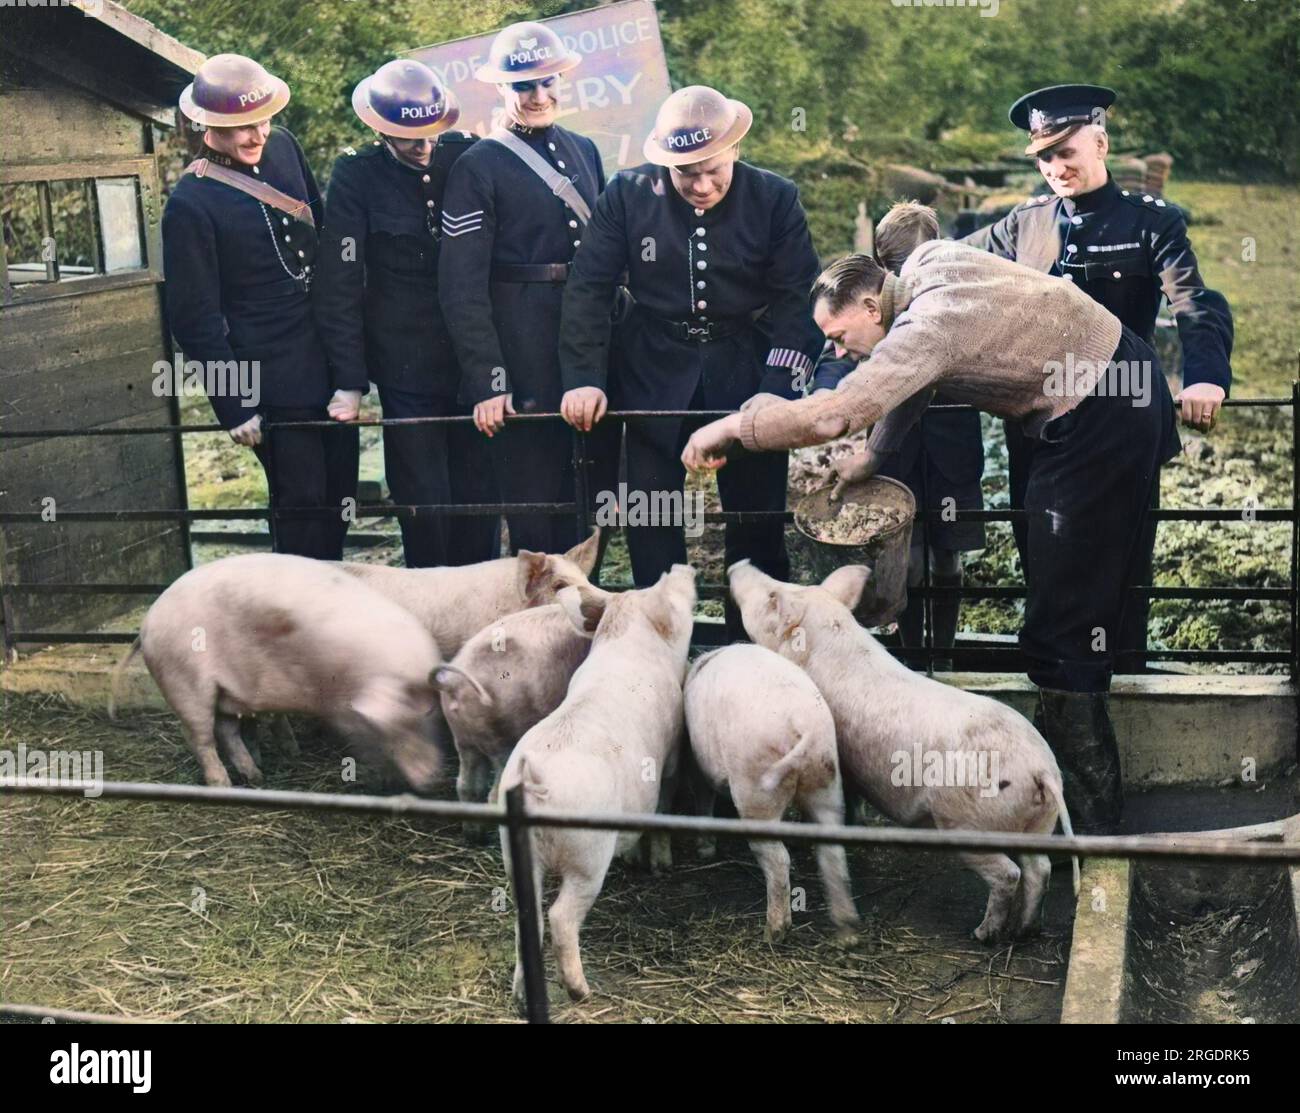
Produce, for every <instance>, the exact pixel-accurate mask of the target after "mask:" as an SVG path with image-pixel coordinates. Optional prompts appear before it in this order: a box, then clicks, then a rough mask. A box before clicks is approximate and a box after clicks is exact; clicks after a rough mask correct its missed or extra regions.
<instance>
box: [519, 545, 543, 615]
mask: <svg viewBox="0 0 1300 1113" xmlns="http://www.w3.org/2000/svg"><path fill="white" fill-rule="evenodd" d="M516 560H517V570H516V572H515V583H516V586H517V587H518V589H519V597H520V598H521V599H523V600H524V602H526V603H528V604H529V605H530V606H532V605H533V604H534V603H536V602H537V601H538V597H539V596H540V595H541V592H542V590H543V589H544V588H545V587H546V585H547V584H548V583H550V577H551V561H550V558H549V557H548V556H547V555H546V554H545V553H533V552H529V551H528V550H527V549H520V550H519V556H518V557H517V558H516Z"/></svg>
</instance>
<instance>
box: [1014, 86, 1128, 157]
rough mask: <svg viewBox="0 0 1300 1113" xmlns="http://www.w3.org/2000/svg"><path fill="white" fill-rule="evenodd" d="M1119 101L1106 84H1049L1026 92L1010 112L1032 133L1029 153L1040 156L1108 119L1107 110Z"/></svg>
mask: <svg viewBox="0 0 1300 1113" xmlns="http://www.w3.org/2000/svg"><path fill="white" fill-rule="evenodd" d="M1114 103H1115V90H1114V89H1108V88H1106V86H1105V85H1049V86H1047V88H1045V89H1035V90H1034V91H1033V92H1032V93H1026V94H1025V95H1024V96H1023V97H1021V98H1020V99H1019V100H1018V101H1016V103H1015V104H1013V105H1012V106H1011V111H1010V112H1008V113H1007V115H1008V116H1010V117H1011V122H1012V123H1013V124H1015V125H1016V127H1018V128H1024V130H1025V131H1027V132H1029V146H1028V147H1026V148H1025V154H1027V155H1036V154H1038V152H1039V151H1045V150H1046V149H1047V148H1048V147H1054V146H1056V144H1057V143H1060V142H1063V141H1064V140H1066V139H1069V138H1070V136H1072V135H1073V134H1074V133H1075V132H1076V131H1078V130H1079V129H1080V128H1081V127H1083V126H1084V125H1085V124H1103V123H1105V122H1106V109H1108V108H1109V107H1110V106H1111V105H1112V104H1114Z"/></svg>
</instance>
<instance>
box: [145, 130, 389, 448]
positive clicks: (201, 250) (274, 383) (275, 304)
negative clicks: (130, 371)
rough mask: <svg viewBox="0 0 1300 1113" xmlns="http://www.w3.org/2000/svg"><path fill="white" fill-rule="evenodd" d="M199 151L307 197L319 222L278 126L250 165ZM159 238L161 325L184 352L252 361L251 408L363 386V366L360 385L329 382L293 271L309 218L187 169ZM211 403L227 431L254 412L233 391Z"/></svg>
mask: <svg viewBox="0 0 1300 1113" xmlns="http://www.w3.org/2000/svg"><path fill="white" fill-rule="evenodd" d="M201 155H202V156H203V157H206V158H208V159H210V160H211V161H213V162H219V163H221V164H222V165H223V166H226V167H228V168H229V169H233V170H237V171H240V172H242V173H247V174H249V175H250V176H252V177H255V178H258V179H260V180H261V181H263V182H266V183H267V184H268V185H271V186H274V187H275V188H276V189H278V190H280V192H281V193H286V194H288V195H289V196H290V197H294V198H296V199H298V200H301V201H306V202H308V203H309V204H310V205H311V211H312V215H313V217H314V218H315V221H316V227H317V228H319V227H320V225H321V221H322V218H323V217H324V206H323V205H322V204H321V198H320V190H319V189H317V187H316V179H315V178H314V177H313V176H312V172H311V168H310V167H309V166H308V165H307V159H306V157H305V156H304V155H303V153H302V148H301V147H300V146H299V145H298V140H297V139H295V138H294V137H293V135H292V134H291V133H290V132H288V131H286V130H285V129H284V128H282V127H272V128H271V133H270V135H269V136H267V140H266V146H265V147H264V148H263V150H262V159H261V162H259V163H258V165H257V166H256V167H243V166H242V164H240V163H237V162H234V161H233V160H231V159H229V158H227V157H226V156H225V155H221V154H219V153H218V152H216V151H212V150H209V149H207V148H206V147H205V148H204V149H203V150H202V152H201ZM162 235H163V267H164V273H165V275H166V279H167V284H166V288H165V295H164V296H165V301H166V305H167V323H168V325H169V326H170V328H171V331H172V336H173V337H175V339H176V343H177V344H178V345H180V348H181V351H183V352H184V353H185V357H186V359H195V360H200V361H203V362H205V363H206V362H209V361H228V360H243V361H248V362H250V363H251V362H252V361H254V360H255V361H257V362H258V364H259V365H260V379H259V382H260V393H261V398H260V402H259V406H258V407H257V408H264V407H268V406H269V407H278V408H284V409H308V408H315V407H318V406H320V407H323V406H324V405H325V404H326V403H327V402H328V401H329V399H330V396H331V394H333V392H334V390H335V389H337V388H343V389H353V390H357V389H360V390H364V389H365V372H364V370H359V371H358V372H357V374H359V375H360V379H359V385H358V380H357V379H356V378H355V377H353V378H347V379H343V380H341V381H336V382H331V379H330V375H329V371H328V368H327V367H326V363H325V353H324V351H323V350H322V348H321V345H320V341H319V339H318V338H317V335H316V328H315V325H314V322H313V320H312V310H311V300H310V296H309V294H308V292H307V283H306V282H305V281H304V280H303V279H302V278H297V277H294V276H297V275H300V274H302V273H303V270H304V268H306V267H313V264H314V263H315V259H316V232H315V231H314V230H313V229H312V228H311V226H310V225H308V224H307V223H306V222H304V221H301V220H295V219H294V218H293V217H290V216H288V215H286V214H285V213H282V212H280V210H278V209H274V208H271V207H270V206H267V205H263V204H262V203H261V202H259V201H257V200H255V199H254V198H252V197H250V196H248V194H246V193H241V192H240V191H239V190H237V189H232V188H231V187H230V186H228V185H224V184H223V183H221V182H218V181H216V180H215V179H213V178H207V177H204V178H198V177H195V175H193V174H186V175H184V176H183V177H182V178H181V180H180V181H179V182H177V184H176V188H175V189H174V190H172V194H171V196H170V197H169V198H168V199H167V207H166V209H165V210H164V211H163V219H162ZM309 273H310V272H309ZM210 401H211V403H212V408H213V410H214V411H215V413H216V416H217V420H218V421H219V422H220V423H221V425H222V426H224V427H225V428H227V429H233V428H235V427H236V426H237V425H242V424H243V423H244V422H246V421H248V420H249V419H250V418H251V417H252V416H253V415H254V413H256V412H257V410H256V409H255V408H251V407H246V406H244V405H242V404H241V400H240V399H238V398H232V397H220V396H212V397H210Z"/></svg>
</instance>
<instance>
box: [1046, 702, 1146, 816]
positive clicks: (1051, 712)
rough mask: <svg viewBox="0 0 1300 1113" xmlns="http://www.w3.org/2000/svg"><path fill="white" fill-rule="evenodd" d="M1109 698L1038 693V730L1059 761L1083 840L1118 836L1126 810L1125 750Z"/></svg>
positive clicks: (1067, 803)
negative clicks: (1122, 770)
mask: <svg viewBox="0 0 1300 1113" xmlns="http://www.w3.org/2000/svg"><path fill="white" fill-rule="evenodd" d="M1107 702H1108V700H1107V695H1106V693H1105V692H1062V691H1057V690H1055V689H1052V688H1040V689H1039V690H1038V709H1037V711H1035V713H1034V726H1036V727H1037V728H1038V730H1039V733H1041V734H1042V736H1043V737H1044V738H1046V739H1047V744H1048V745H1049V746H1050V747H1051V748H1052V753H1053V754H1055V755H1056V762H1057V764H1058V765H1059V766H1060V767H1061V779H1062V781H1063V782H1064V788H1065V806H1066V809H1067V810H1068V811H1069V813H1070V822H1071V824H1072V825H1073V827H1074V832H1075V834H1077V835H1113V834H1115V832H1116V831H1117V830H1118V829H1119V823H1120V816H1121V814H1122V812H1123V810H1124V784H1123V781H1122V779H1121V775H1120V764H1119V744H1118V743H1117V742H1116V740H1115V728H1114V726H1113V725H1112V724H1111V721H1110V712H1109V710H1108V709H1107Z"/></svg>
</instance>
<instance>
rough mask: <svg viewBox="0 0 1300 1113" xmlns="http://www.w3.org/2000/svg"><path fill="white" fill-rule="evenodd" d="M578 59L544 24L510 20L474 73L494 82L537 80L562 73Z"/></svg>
mask: <svg viewBox="0 0 1300 1113" xmlns="http://www.w3.org/2000/svg"><path fill="white" fill-rule="evenodd" d="M581 61H582V55H581V54H575V53H574V52H573V51H571V50H569V49H568V48H567V47H566V46H565V45H564V43H563V42H561V41H560V36H559V35H557V34H556V33H555V32H554V31H552V30H551V29H550V28H549V27H547V26H546V24H544V23H512V24H511V25H510V26H509V27H507V28H506V29H505V30H504V31H500V32H498V34H497V37H496V38H495V39H493V40H492V45H491V47H489V48H488V60H487V62H486V64H484V65H482V66H479V68H478V69H476V70H475V71H474V76H475V77H477V78H478V79H479V80H480V81H487V82H490V83H491V84H494V85H500V84H501V83H502V82H512V81H537V80H540V79H541V78H543V77H554V76H555V75H556V74H557V73H566V72H567V71H569V70H571V69H573V67H574V66H576V65H577V64H578V63H579V62H581Z"/></svg>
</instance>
